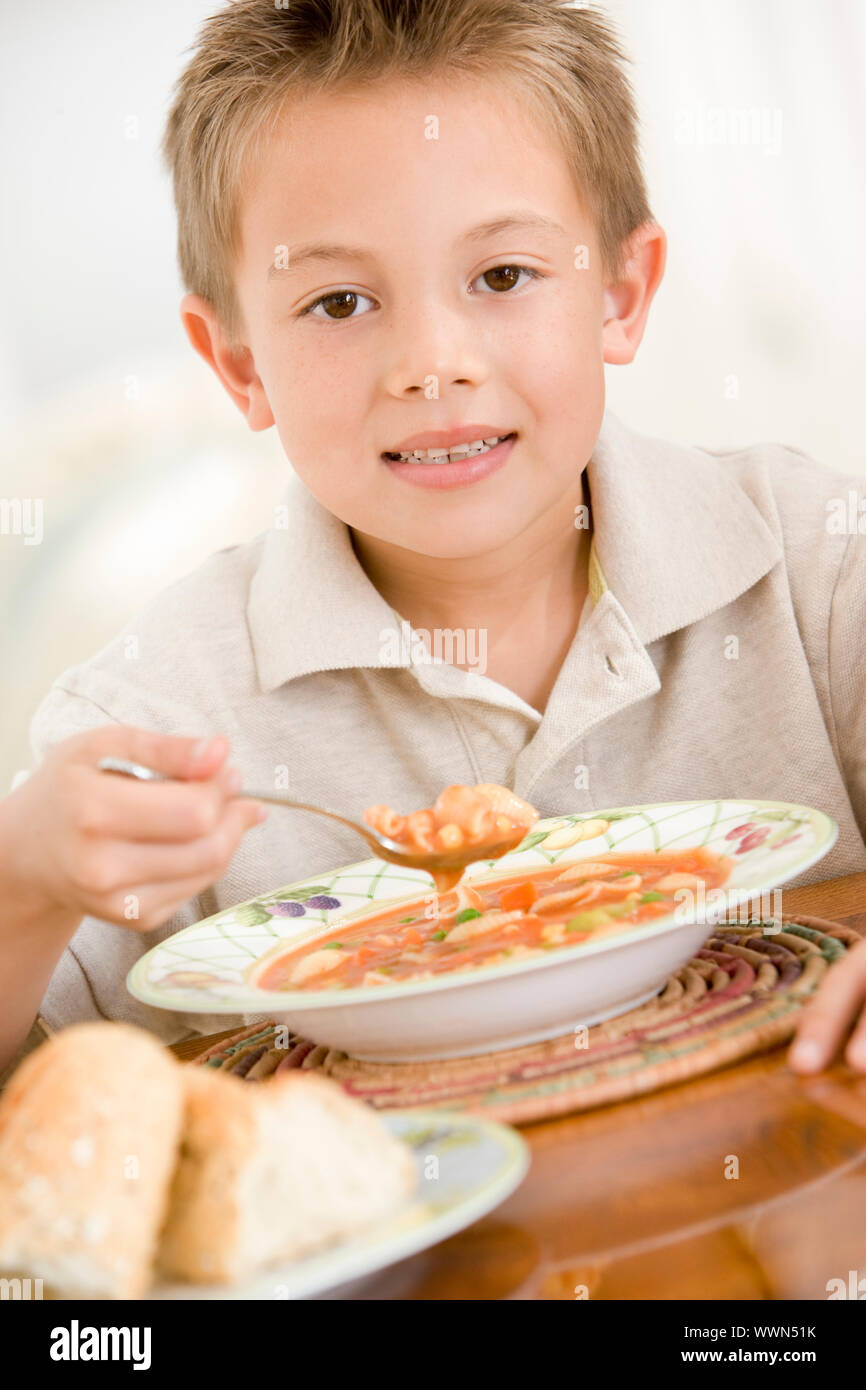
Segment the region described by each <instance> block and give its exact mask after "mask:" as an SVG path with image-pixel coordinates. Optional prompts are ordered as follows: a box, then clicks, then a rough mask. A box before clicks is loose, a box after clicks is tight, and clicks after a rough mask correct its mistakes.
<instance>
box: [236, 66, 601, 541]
mask: <svg viewBox="0 0 866 1390" xmlns="http://www.w3.org/2000/svg"><path fill="white" fill-rule="evenodd" d="M432 117H435V120H436V122H437V123H438V131H437V132H436V138H427V137H428V133H430V132H431V130H432V129H433V121H432V119H431V118H432ZM521 214H531V215H536V216H541V217H544V218H546V219H549V220H550V221H552V222H554V223H557V224H559V228H560V229H559V230H542V229H537V228H530V229H525V230H523V229H512V230H500V231H496V232H490V233H488V234H485V235H483V236H473V235H472V233H473V231H474V229H476V228H478V227H479V225H480V224H482V223H487V222H489V221H491V220H492V219H497V218H503V217H506V216H513V215H521ZM240 230H241V249H240V253H239V257H238V263H237V268H236V286H237V292H238V298H239V303H240V307H241V312H242V315H243V320H244V324H245V335H244V342H245V344H246V345H247V346H248V348H249V349H250V354H251V357H247V359H246V361H247V367H246V369H245V370H246V376H247V390H248V393H249V399H248V405H247V406H246V407H245V409H246V413H247V415H248V418H249V420H250V423H251V425H252V426H253V428H264V427H266V426H267V425H268V424H270V423H272V421H275V422H276V426H277V430H278V432H279V435H280V438H281V440H282V443H283V446H284V448H285V451H286V454H287V456H288V458H289V460H290V462H291V464H292V466H293V468H294V469H295V471H296V472H297V474H298V475H299V476H300V477H301V479H302V480H303V481H304V483H305V484H306V486H307V487H308V488H309V490H310V491H311V492H312V493H313V494H314V495H315V496H316V497H317V498H318V499H319V501H320V502H322V503H323V505H324V506H325V507H327V508H328V510H329V511H331V512H332V513H334V514H335V515H336V516H338V517H340V518H341V519H342V520H343V521H344V522H346V523H347V524H348V525H350V526H352V527H354V528H356V529H357V530H360V531H361V532H364V533H366V534H367V535H369V536H373V537H377V538H378V539H380V540H381V541H384V542H387V543H389V544H391V545H397V546H400V547H405V548H407V549H409V550H412V551H415V552H419V553H422V554H426V555H429V556H437V557H442V558H456V557H461V556H462V557H467V556H471V555H477V554H481V553H482V552H486V551H490V550H491V549H494V548H496V547H499V546H501V545H504V544H506V543H507V542H509V541H510V540H512V539H514V538H515V537H517V536H518V535H520V534H521V533H523V532H524V531H525V530H526V528H527V527H530V526H532V524H533V523H534V522H538V523H539V524H540V525H541V528H542V530H543V529H544V525H545V521H547V522H549V521H550V520H551V518H552V516H554V515H555V514H556V513H557V512H558V513H559V515H560V518H563V519H564V520H565V524H569V521H568V518H570V517H571V514H572V512H573V505H574V503H576V502H579V501H580V500H581V491H580V472H581V470H582V468H583V466H584V464H585V463H586V461H587V459H588V458H589V456H590V454H591V452H592V448H593V445H594V443H595V440H596V437H597V434H598V430H599V427H600V423H601V418H602V414H603V409H604V375H603V366H602V364H603V360H604V352H605V346H606V344H605V333H606V331H607V330H604V329H603V324H604V321H605V319H606V318H607V317H608V316H609V314H610V313H611V310H610V308H609V307H606V295H605V286H604V283H603V280H602V276H601V269H600V263H599V251H598V244H597V239H596V231H595V227H594V226H593V225H592V223H591V221H590V218H589V216H588V214H587V211H586V209H585V208H584V207H583V205H582V202H581V200H580V199H579V197H578V195H577V192H576V190H575V188H574V185H573V182H572V179H571V177H570V174H569V170H568V167H567V164H566V160H565V158H564V156H563V154H562V153H561V152H560V150H559V148H558V147H557V146H556V144H555V143H554V142H553V141H552V140H551V138H550V137H549V136H548V135H547V134H546V133H545V132H544V131H543V130H542V129H540V128H539V127H538V126H537V125H536V124H535V123H534V122H533V121H532V118H531V116H530V114H529V113H528V111H527V112H526V113H524V112H522V110H521V109H520V108H518V107H516V105H515V101H514V98H513V97H512V96H509V94H508V93H507V92H506V91H501V90H500V91H497V89H496V86H495V84H492V83H488V82H485V83H483V84H482V83H479V82H476V81H468V80H465V79H464V80H462V81H461V82H459V83H458V82H453V81H452V82H449V83H447V84H446V85H442V84H441V83H440V82H438V81H437V82H432V81H429V82H424V81H418V82H415V83H410V82H401V83H400V84H397V85H395V84H387V85H386V84H384V83H383V84H381V85H377V87H376V88H375V89H374V90H370V91H367V92H353V93H352V94H346V95H340V96H333V95H331V96H327V97H316V98H312V99H309V100H308V101H306V102H304V103H302V104H301V105H297V104H295V105H293V106H292V108H291V112H290V115H289V116H288V117H287V118H286V119H283V120H282V122H281V124H280V125H279V126H278V127H277V129H276V133H275V136H274V137H273V138H272V139H271V140H270V142H269V144H268V145H267V146H266V147H265V149H264V150H263V154H262V157H261V160H260V162H259V163H258V165H257V166H256V167H255V169H254V170H253V171H252V172H251V174H250V177H249V178H248V180H247V185H246V187H245V188H244V190H243V193H242V204H241V217H240ZM322 242H327V243H337V244H339V245H340V246H347V247H353V248H361V250H362V252H363V254H355V253H350V252H348V251H347V252H346V253H345V254H339V255H336V256H333V257H331V258H329V259H323V258H319V259H310V260H305V261H301V260H300V259H298V260H297V264H295V260H296V257H295V255H294V248H297V247H300V246H301V245H302V244H307V243H322ZM280 247H283V248H286V247H287V248H288V268H287V269H281V268H278V267H279V266H280V264H281V261H280V253H279V250H278V248H280ZM580 247H588V250H589V267H588V268H586V266H585V264H583V263H582V260H581V258H580V256H579V248H580ZM576 257H577V265H576V264H575V260H576ZM583 261H585V257H584V258H583ZM501 267H525V270H523V271H520V272H517V271H516V270H515V271H513V272H509V271H508V270H505V271H503V270H501V269H499V271H498V274H492V273H491V272H494V271H496V270H497V268H501ZM527 271H534V272H537V276H538V278H534V277H533V276H532V275H531V274H528V273H527ZM269 272H270V273H269ZM491 285H492V288H491ZM509 286H513V287H509ZM348 291H351V292H352V294H353V295H355V296H356V299H355V300H349V301H348V302H347V301H346V300H345V297H341V295H343V296H345V292H348ZM322 295H331V296H337V298H336V299H331V300H326V301H325V302H324V303H319V304H318V305H316V306H315V307H313V309H312V312H310V313H307V314H304V315H301V311H302V310H303V309H305V308H306V307H308V306H312V305H315V301H316V300H317V299H319V297H320V296H322ZM431 385H432V389H433V390H436V391H438V395H434V394H432V390H431ZM469 424H484V425H485V426H495V429H493V430H492V431H490V432H492V433H494V434H500V435H501V434H507V433H509V432H511V431H516V432H517V439H516V441H515V442H514V443H513V444H512V445H511V447H510V450H509V451H507V457H506V461H505V462H504V464H503V465H502V466H501V467H500V468H498V469H497V470H496V471H494V472H492V473H491V474H490V475H489V476H487V477H484V478H482V479H480V480H478V481H475V482H472V483H469V484H464V485H462V486H459V487H449V488H444V489H443V488H435V487H431V486H420V485H414V484H413V483H412V482H409V481H407V480H406V479H405V477H401V476H399V475H397V474H396V473H395V472H394V471H393V470H392V469H391V468H390V467H389V466H388V463H387V462H385V461H383V458H382V454H383V452H385V451H390V450H393V449H395V448H396V447H397V446H399V445H400V444H401V443H402V442H403V441H404V440H406V439H407V437H408V436H410V435H415V434H417V433H420V432H426V431H429V430H450V429H451V428H457V427H460V426H463V425H469ZM428 467H429V468H433V467H435V465H428ZM416 471H420V470H416ZM566 512H567V513H568V518H566V517H565V513H566Z"/></svg>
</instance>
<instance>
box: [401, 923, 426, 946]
mask: <svg viewBox="0 0 866 1390" xmlns="http://www.w3.org/2000/svg"><path fill="white" fill-rule="evenodd" d="M403 940H404V942H405V944H406V945H407V946H420V945H421V943H422V941H423V940H424V938H423V936H422V935H421V933H420V932H419V930H418V928H417V927H407V928H406V930H405V931H404V933H403Z"/></svg>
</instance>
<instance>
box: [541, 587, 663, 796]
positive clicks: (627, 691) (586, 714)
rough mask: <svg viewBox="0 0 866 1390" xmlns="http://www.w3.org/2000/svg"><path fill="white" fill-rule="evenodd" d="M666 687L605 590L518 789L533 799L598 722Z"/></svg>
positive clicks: (565, 669)
mask: <svg viewBox="0 0 866 1390" xmlns="http://www.w3.org/2000/svg"><path fill="white" fill-rule="evenodd" d="M660 689H661V681H660V680H659V675H658V672H657V671H656V668H655V666H654V665H653V662H652V659H651V658H650V656H649V654H648V652H647V650H646V648H645V647H644V646H643V645H642V643H641V642H640V640H639V638H638V636H637V634H636V633H635V631H634V628H633V627H632V625H631V623H630V622H629V619H628V617H627V615H626V613H625V610H624V609H623V607H622V605H621V604H620V603H619V601H618V600H617V599H616V598H615V597H614V595H613V594H612V593H611V592H610V590H606V591H605V593H603V594H602V596H601V598H600V599H599V601H598V603H597V604H596V606H595V608H594V609H593V612H592V613H591V614H590V616H589V618H588V619H587V621H586V623H585V624H584V626H583V627H582V628H581V629H580V630H579V631H578V632H577V633H576V634H575V639H574V641H573V643H572V645H571V647H570V649H569V652H568V655H567V657H566V659H565V662H564V663H563V666H562V669H561V670H560V673H559V675H558V677H557V680H556V684H555V685H554V687H553V690H552V692H551V696H550V700H549V701H548V705H547V709H546V710H545V712H544V717H543V719H542V721H541V724H540V726H539V729H538V732H537V733H536V735H535V737H534V738H533V739H531V741H530V742H529V743H528V744H527V746H526V747H525V748H524V749H523V751H522V752H521V753H520V754H519V755H518V758H517V760H516V763H515V781H514V790H515V792H516V793H517V795H518V796H522V797H525V798H526V799H527V800H530V801H531V800H532V795H531V794H532V793H533V792H535V794H536V795H540V787H541V779H542V778H543V777H544V775H545V773H547V772H548V771H549V770H550V768H551V767H552V766H554V765H555V764H556V763H557V762H558V761H559V760H560V759H561V758H563V757H564V756H566V754H567V753H568V750H569V748H571V747H573V745H574V744H575V743H576V742H578V741H579V740H580V739H582V738H584V737H585V736H586V734H587V733H588V732H589V731H590V730H591V729H593V728H595V727H596V726H597V725H599V724H601V723H603V722H606V721H607V720H608V719H611V718H613V716H614V715H617V714H620V713H622V711H623V710H625V709H628V708H629V707H630V706H631V705H634V704H636V703H637V702H638V701H639V700H645V699H646V698H647V697H648V696H650V695H654V694H656V692H657V691H659V690H660Z"/></svg>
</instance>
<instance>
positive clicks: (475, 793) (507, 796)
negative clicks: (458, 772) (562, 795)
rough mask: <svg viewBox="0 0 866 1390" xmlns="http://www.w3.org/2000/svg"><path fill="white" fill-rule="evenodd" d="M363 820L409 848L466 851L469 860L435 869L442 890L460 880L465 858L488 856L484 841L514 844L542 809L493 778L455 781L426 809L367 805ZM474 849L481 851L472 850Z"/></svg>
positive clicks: (532, 823)
mask: <svg viewBox="0 0 866 1390" xmlns="http://www.w3.org/2000/svg"><path fill="white" fill-rule="evenodd" d="M364 820H365V821H366V822H367V824H368V825H370V826H372V828H373V829H374V830H378V831H379V833H380V834H381V835H386V836H387V837H388V838H389V839H390V840H394V841H395V842H396V843H397V844H398V845H401V846H405V847H406V849H408V850H415V851H420V852H422V853H427V854H437V853H438V854H448V853H456V854H460V855H461V857H464V858H465V863H464V864H463V865H462V866H461V867H459V868H444V869H436V870H432V871H431V872H432V877H433V881H434V883H435V884H436V887H437V889H438V891H439V892H440V893H444V892H445V891H446V890H447V889H449V888H452V887H453V886H454V884H456V883H457V882H458V881H459V879H460V878H461V877H462V875H463V870H464V868H465V866H466V864H468V863H471V862H472V861H473V859H485V858H488V857H489V855H488V852H487V849H486V848H485V847H490V846H493V845H496V844H501V843H502V842H503V841H504V842H506V843H505V845H504V849H502V850H500V851H499V852H500V853H504V852H505V851H506V850H508V849H511V848H514V846H515V845H517V844H518V842H519V841H520V840H522V839H523V836H524V835H525V833H526V831H527V830H528V829H529V828H530V826H532V825H534V824H535V822H536V821H537V820H538V812H537V811H536V809H535V807H534V806H530V805H529V803H528V802H527V801H523V800H521V798H520V797H519V796H515V794H514V792H512V791H509V789H508V788H507V787H501V786H498V785H497V784H496V783H495V782H480V783H478V785H477V786H474V787H467V786H463V785H462V784H460V783H454V784H453V785H451V786H450V787H446V788H445V790H444V791H442V792H440V793H439V795H438V796H437V798H436V801H435V802H434V804H433V805H432V806H430V807H427V808H425V809H424V810H422V811H411V812H410V813H409V815H406V816H401V815H400V814H399V813H398V812H397V811H394V810H392V808H391V807H390V806H384V805H377V806H368V807H367V809H366V811H365V812H364ZM470 850H477V853H476V854H471V853H469V851H470Z"/></svg>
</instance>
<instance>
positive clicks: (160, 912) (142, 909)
mask: <svg viewBox="0 0 866 1390" xmlns="http://www.w3.org/2000/svg"><path fill="white" fill-rule="evenodd" d="M209 887H210V883H209V881H208V879H207V878H206V877H202V875H201V874H199V875H198V876H197V877H194V878H184V879H179V880H178V881H177V882H176V883H172V884H171V885H166V884H165V883H141V884H136V885H135V887H133V888H130V890H129V892H128V893H124V895H123V898H122V900H121V901H119V902H118V904H117V908H118V910H117V911H116V912H115V913H112V915H111V917H109V918H105V917H103V918H101V919H100V920H103V921H105V920H108V921H113V922H116V923H117V924H118V925H119V926H123V927H129V928H131V929H132V930H133V931H140V932H146V931H153V930H154V928H156V927H161V926H163V925H164V924H165V923H166V922H167V921H168V920H169V918H171V917H173V916H174V914H175V913H176V912H179V911H180V909H181V908H182V907H184V906H185V905H186V904H187V903H189V902H192V901H193V900H194V899H195V898H197V897H198V896H199V894H200V893H203V892H204V891H205V889H206V888H209ZM93 915H96V914H93Z"/></svg>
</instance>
